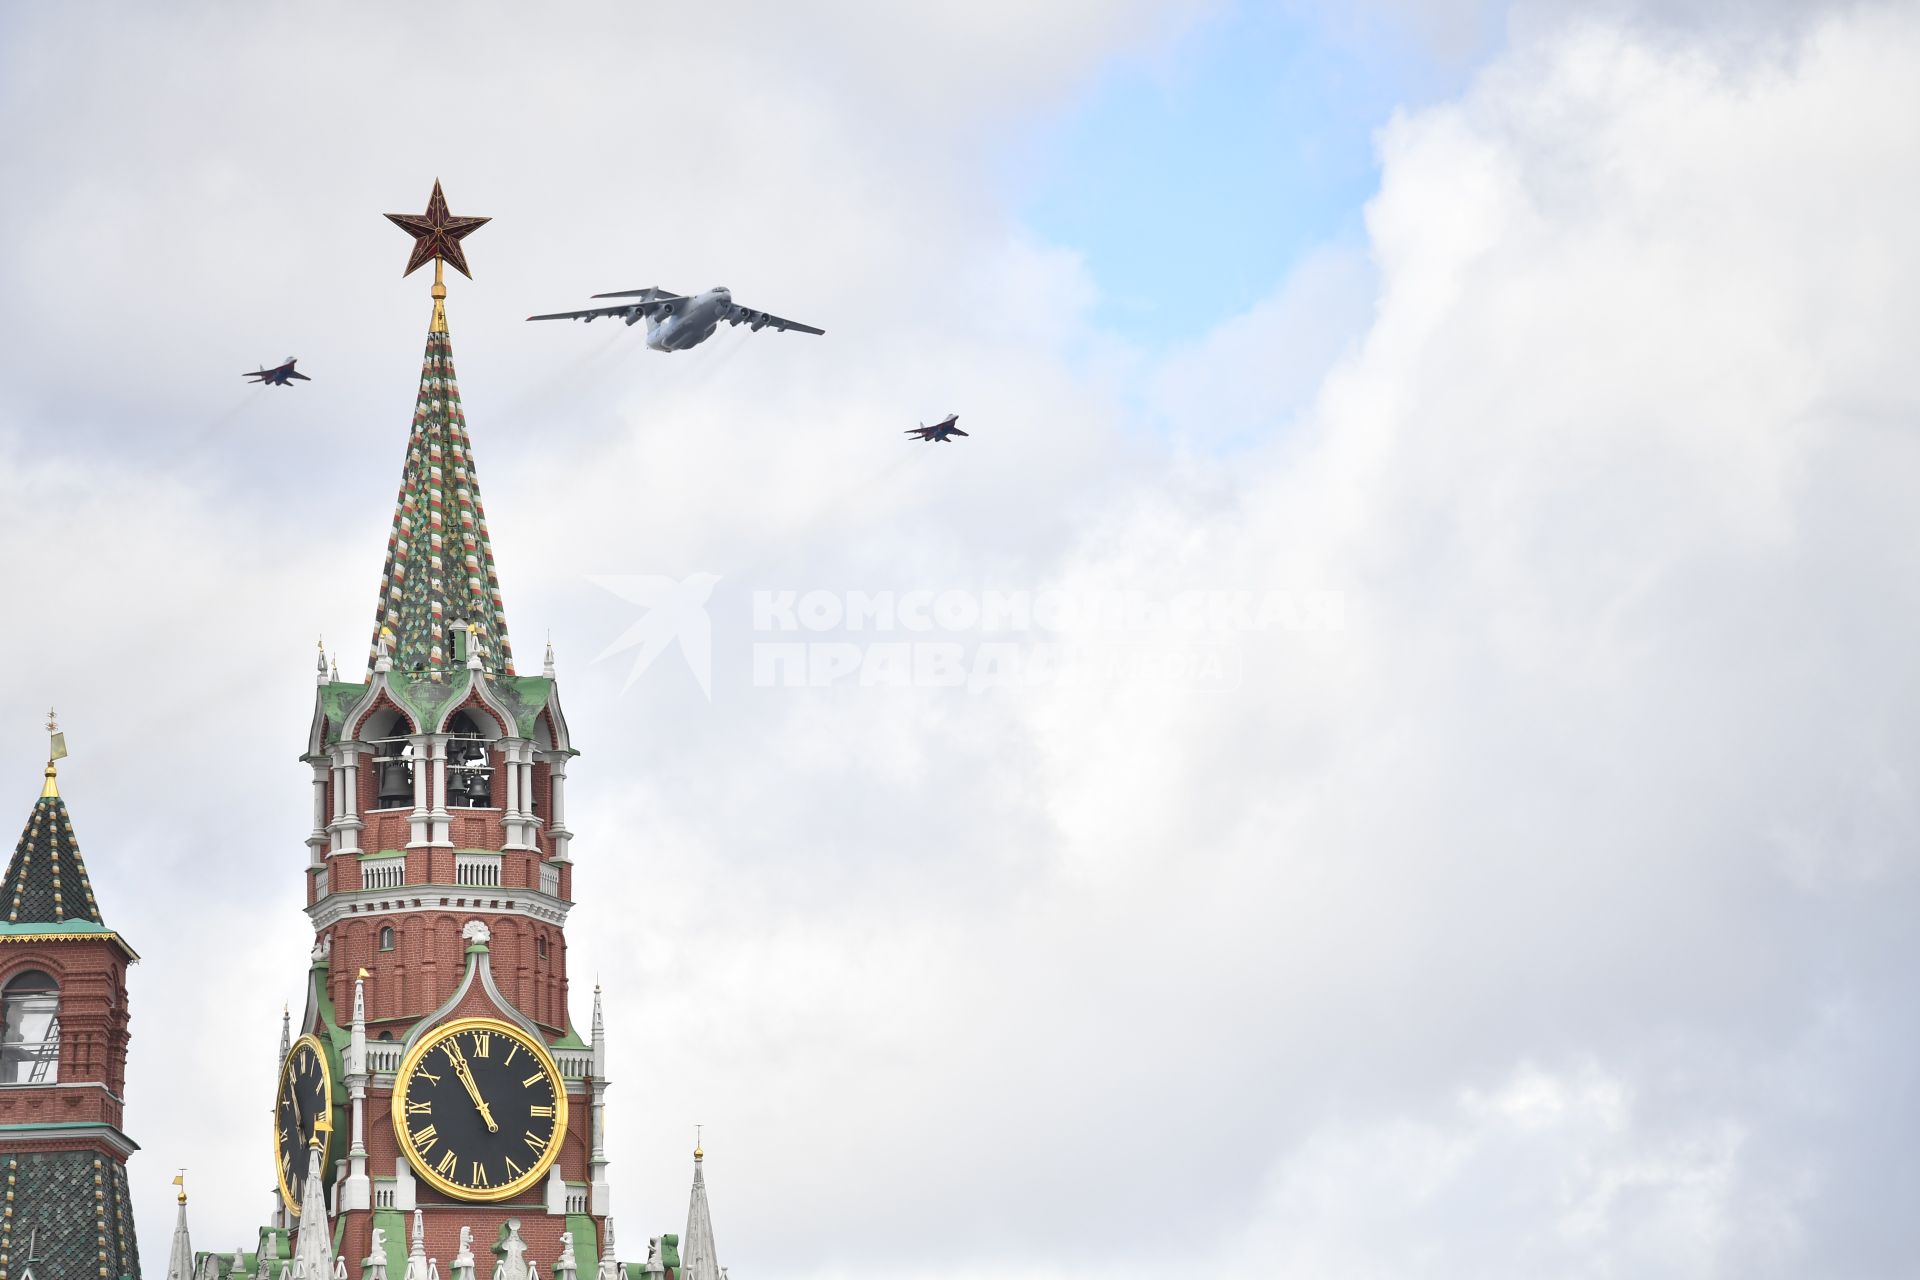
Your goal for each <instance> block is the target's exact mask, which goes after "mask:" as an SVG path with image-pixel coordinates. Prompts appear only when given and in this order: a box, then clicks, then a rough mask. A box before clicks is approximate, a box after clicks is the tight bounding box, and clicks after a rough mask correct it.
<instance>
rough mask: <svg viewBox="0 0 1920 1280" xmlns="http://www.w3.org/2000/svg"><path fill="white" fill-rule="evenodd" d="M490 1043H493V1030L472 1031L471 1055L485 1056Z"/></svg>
mask: <svg viewBox="0 0 1920 1280" xmlns="http://www.w3.org/2000/svg"><path fill="white" fill-rule="evenodd" d="M492 1044H493V1032H491V1031H476V1032H474V1033H473V1056H474V1057H476V1058H484V1057H486V1056H487V1049H488V1048H489V1047H491V1046H492Z"/></svg>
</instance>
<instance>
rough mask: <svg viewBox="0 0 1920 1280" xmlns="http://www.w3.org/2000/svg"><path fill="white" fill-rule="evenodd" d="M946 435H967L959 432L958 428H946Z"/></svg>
mask: <svg viewBox="0 0 1920 1280" xmlns="http://www.w3.org/2000/svg"><path fill="white" fill-rule="evenodd" d="M947 434H948V435H954V436H963V435H965V434H967V433H966V432H964V431H962V430H961V429H960V428H958V427H948V428H947Z"/></svg>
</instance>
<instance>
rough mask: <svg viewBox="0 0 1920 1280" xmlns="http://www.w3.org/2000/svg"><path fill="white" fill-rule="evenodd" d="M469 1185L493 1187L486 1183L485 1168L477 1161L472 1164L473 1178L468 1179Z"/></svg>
mask: <svg viewBox="0 0 1920 1280" xmlns="http://www.w3.org/2000/svg"><path fill="white" fill-rule="evenodd" d="M470 1184H471V1185H472V1186H476V1187H490V1186H492V1185H493V1184H492V1183H491V1182H488V1181H487V1166H485V1165H483V1164H481V1163H480V1162H479V1161H478V1160H475V1161H474V1162H473V1177H472V1178H471V1179H470Z"/></svg>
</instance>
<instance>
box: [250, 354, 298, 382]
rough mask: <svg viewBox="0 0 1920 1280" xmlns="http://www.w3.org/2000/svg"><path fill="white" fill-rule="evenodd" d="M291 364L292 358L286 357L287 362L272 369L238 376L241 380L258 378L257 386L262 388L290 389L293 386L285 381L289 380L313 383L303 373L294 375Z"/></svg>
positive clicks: (292, 362)
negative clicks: (296, 379)
mask: <svg viewBox="0 0 1920 1280" xmlns="http://www.w3.org/2000/svg"><path fill="white" fill-rule="evenodd" d="M293 364H294V360H293V357H292V356H288V357H287V362H286V363H285V364H283V365H279V366H276V367H275V368H272V369H259V370H256V371H255V372H253V373H243V374H241V375H240V376H241V377H243V378H258V379H259V380H260V381H259V383H258V385H259V386H263V387H290V386H292V385H293V384H292V383H291V382H289V381H287V379H289V378H298V379H300V381H302V382H312V381H313V379H312V378H309V377H308V376H307V375H306V374H304V373H295V372H294V371H293Z"/></svg>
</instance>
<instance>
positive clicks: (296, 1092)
mask: <svg viewBox="0 0 1920 1280" xmlns="http://www.w3.org/2000/svg"><path fill="white" fill-rule="evenodd" d="M332 1109H333V1072H332V1071H331V1069H329V1068H328V1066H327V1053H326V1049H325V1048H324V1047H323V1046H322V1045H321V1043H320V1041H319V1039H318V1038H317V1037H315V1036H301V1037H300V1038H299V1039H298V1040H296V1041H294V1044H293V1047H292V1048H291V1049H289V1050H287V1057H286V1060H285V1061H284V1062H282V1063H281V1064H280V1089H279V1091H278V1092H277V1093H276V1094H275V1095H274V1100H273V1160H274V1166H275V1168H276V1169H277V1170H278V1172H279V1175H280V1197H281V1199H283V1200H285V1201H286V1205H287V1211H288V1212H290V1213H292V1214H295V1215H296V1216H297V1215H298V1214H299V1212H300V1196H301V1194H302V1193H303V1192H304V1191H305V1190H306V1186H307V1164H308V1159H307V1146H308V1144H309V1143H311V1142H312V1141H313V1136H314V1134H315V1133H319V1132H323V1131H324V1132H331V1131H332V1126H333V1119H332V1114H331V1113H332ZM320 1141H321V1145H323V1146H324V1145H325V1144H326V1139H325V1138H322V1139H321V1140H320ZM325 1164H326V1161H325V1160H324V1159H322V1160H321V1165H322V1166H323V1167H324V1166H325Z"/></svg>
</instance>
